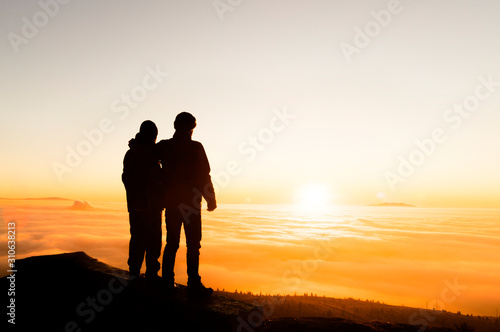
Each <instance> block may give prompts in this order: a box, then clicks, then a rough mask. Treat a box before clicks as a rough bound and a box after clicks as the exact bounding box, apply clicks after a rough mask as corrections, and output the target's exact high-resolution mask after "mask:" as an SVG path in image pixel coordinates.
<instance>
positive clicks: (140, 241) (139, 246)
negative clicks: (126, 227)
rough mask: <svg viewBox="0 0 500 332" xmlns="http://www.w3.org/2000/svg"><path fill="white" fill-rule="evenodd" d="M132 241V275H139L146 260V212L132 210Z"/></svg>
mask: <svg viewBox="0 0 500 332" xmlns="http://www.w3.org/2000/svg"><path fill="white" fill-rule="evenodd" d="M129 221H130V243H129V250H128V266H129V271H130V275H131V276H138V275H139V274H140V272H141V266H142V262H143V260H144V253H145V251H146V247H145V241H144V238H145V234H144V233H145V232H144V225H143V222H144V214H143V213H142V212H130V213H129Z"/></svg>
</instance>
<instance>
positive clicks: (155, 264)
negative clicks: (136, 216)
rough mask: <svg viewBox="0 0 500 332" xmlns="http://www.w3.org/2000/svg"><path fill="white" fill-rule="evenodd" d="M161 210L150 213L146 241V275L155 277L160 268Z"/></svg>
mask: <svg viewBox="0 0 500 332" xmlns="http://www.w3.org/2000/svg"><path fill="white" fill-rule="evenodd" d="M161 212H162V211H161V210H158V211H152V212H149V213H148V218H147V228H148V229H147V231H148V232H147V242H146V276H151V277H155V276H157V275H158V270H160V262H159V261H158V258H160V254H161V242H162V240H161V235H162V234H161V233H162V232H161Z"/></svg>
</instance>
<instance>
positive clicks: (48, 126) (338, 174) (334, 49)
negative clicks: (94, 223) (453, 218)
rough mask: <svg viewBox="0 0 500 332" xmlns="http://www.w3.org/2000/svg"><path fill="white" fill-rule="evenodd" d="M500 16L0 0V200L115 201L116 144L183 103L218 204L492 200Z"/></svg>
mask: <svg viewBox="0 0 500 332" xmlns="http://www.w3.org/2000/svg"><path fill="white" fill-rule="evenodd" d="M499 9H500V4H498V2H496V1H476V2H472V1H465V0H455V1H451V0H448V1H439V2H436V1H429V0H427V1H425V0H422V1H411V0H401V1H396V0H391V1H372V0H370V1H348V0H345V1H326V0H325V1H323V0H316V1H305V0H303V1H284V0H276V1H262V0H261V1H244V0H240V1H237V0H232V1H229V0H215V1H182V2H180V1H171V0H169V1H118V0H114V1H113V0H110V1H81V0H72V1H63V0H59V1H57V0H41V1H13V0H2V2H1V3H0V35H1V36H2V38H0V57H1V60H2V61H1V65H0V66H1V67H0V73H1V75H0V100H1V102H0V107H1V121H0V160H1V162H0V165H1V166H0V183H1V186H0V197H11V198H24V197H46V196H60V197H68V198H71V199H84V200H89V201H94V200H102V201H123V200H125V191H124V188H123V185H122V183H121V172H122V167H123V166H122V161H123V156H124V154H125V152H126V151H127V142H128V140H129V139H130V138H132V137H133V136H134V135H135V133H136V132H137V131H138V129H139V126H140V124H141V122H142V121H144V120H146V119H149V120H152V121H154V122H155V123H156V124H157V125H158V128H159V138H160V139H166V138H170V137H171V136H172V134H173V125H172V124H173V120H174V118H175V115H176V114H178V113H179V112H182V111H188V112H191V113H192V114H193V115H195V117H196V118H197V123H198V126H197V128H196V129H195V132H194V135H193V139H195V140H198V141H200V142H202V143H203V145H204V147H205V150H206V152H207V154H208V157H209V160H210V163H211V167H212V178H213V181H214V184H215V186H216V188H217V194H218V200H219V201H220V202H223V203H246V202H248V203H290V202H294V201H296V200H297V197H299V198H298V199H299V200H302V201H307V199H304V198H302V199H301V198H300V197H303V196H304V195H305V196H308V197H309V200H310V199H311V197H318V198H323V199H327V200H328V201H329V202H331V203H333V204H339V205H342V204H348V205H349V204H362V205H364V204H370V203H379V202H406V203H410V204H414V205H417V206H422V207H439V206H446V207H484V208H500V175H499V172H498V169H499V166H500V154H499V153H498V151H499V150H498V142H499V141H500V131H499V130H498V126H499V125H500V112H499V109H500V63H499V62H498V56H499V55H500V43H499V42H498V31H500V21H499V20H498V12H499ZM311 188H316V189H311ZM304 193H305V194H304ZM308 193H309V194H308Z"/></svg>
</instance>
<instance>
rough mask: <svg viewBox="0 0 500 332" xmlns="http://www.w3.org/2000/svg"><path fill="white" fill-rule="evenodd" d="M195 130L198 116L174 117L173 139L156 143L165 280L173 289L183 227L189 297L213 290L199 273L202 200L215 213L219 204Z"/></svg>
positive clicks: (210, 292) (182, 115) (208, 294)
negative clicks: (162, 187)
mask: <svg viewBox="0 0 500 332" xmlns="http://www.w3.org/2000/svg"><path fill="white" fill-rule="evenodd" d="M195 127H196V119H195V117H194V116H192V115H191V114H190V113H187V112H182V113H180V114H178V115H177V117H176V118H175V122H174V128H175V133H174V136H173V138H171V139H169V140H162V141H160V142H159V143H158V144H157V146H158V151H159V156H160V160H161V163H162V171H163V173H164V183H165V189H166V200H165V202H166V210H165V221H166V224H167V244H166V246H165V250H164V252H163V265H162V277H163V281H164V282H165V284H166V286H167V287H168V288H169V289H170V290H173V289H174V265H175V255H176V253H177V249H178V248H179V240H180V234H181V227H182V225H183V224H184V233H185V235H186V246H187V255H186V256H187V257H186V258H187V274H188V294H189V295H192V296H201V297H206V296H210V295H211V294H212V292H213V290H212V288H206V287H205V286H203V284H202V283H201V278H200V275H199V273H198V267H199V256H200V247H201V245H200V241H201V199H202V197H203V198H205V200H206V201H207V204H208V211H213V210H215V209H216V208H217V204H216V201H215V192H214V187H213V185H212V180H211V178H210V165H209V162H208V158H207V155H206V154H205V150H204V149H203V145H202V144H201V143H200V142H196V141H193V140H192V139H191V136H192V134H193V129H194V128H195Z"/></svg>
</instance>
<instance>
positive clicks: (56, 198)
mask: <svg viewBox="0 0 500 332" xmlns="http://www.w3.org/2000/svg"><path fill="white" fill-rule="evenodd" d="M0 199H5V200H12V201H73V199H71V198H64V197H27V198H8V197H0Z"/></svg>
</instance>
